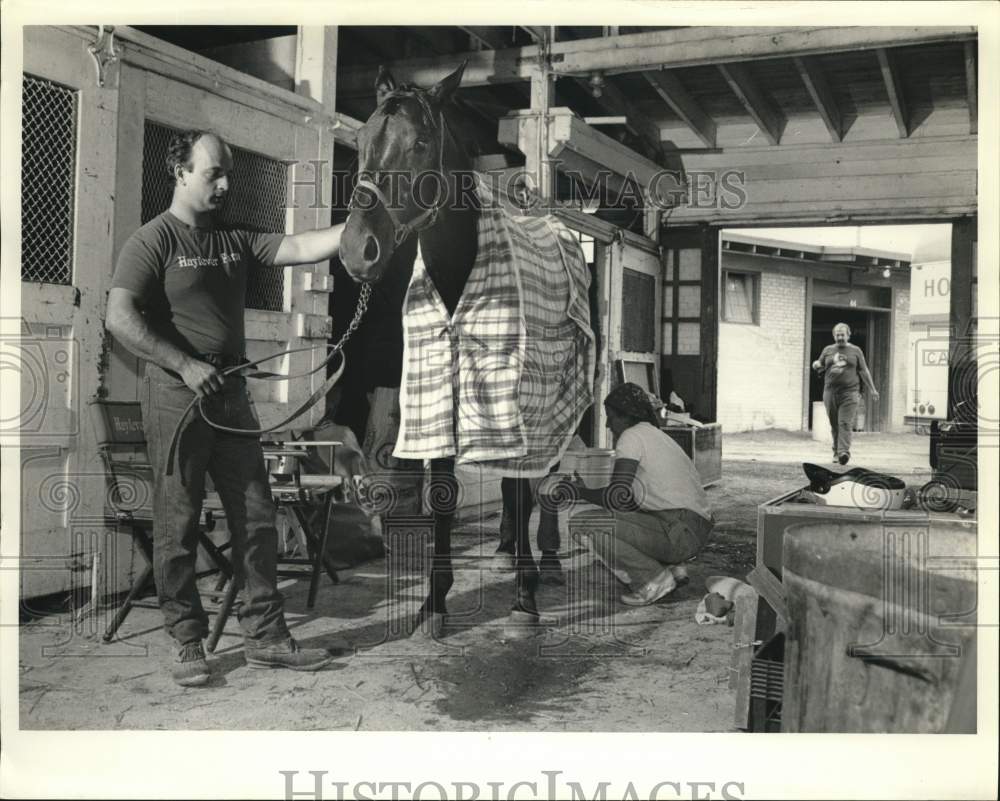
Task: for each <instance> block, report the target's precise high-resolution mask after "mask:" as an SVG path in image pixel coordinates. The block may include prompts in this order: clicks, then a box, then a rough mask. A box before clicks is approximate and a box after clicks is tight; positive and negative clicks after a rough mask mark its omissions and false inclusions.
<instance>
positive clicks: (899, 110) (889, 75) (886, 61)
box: [875, 47, 910, 139]
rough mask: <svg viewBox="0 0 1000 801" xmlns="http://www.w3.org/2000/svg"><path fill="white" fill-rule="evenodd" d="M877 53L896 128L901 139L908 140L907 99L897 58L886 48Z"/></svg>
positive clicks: (881, 48)
mask: <svg viewBox="0 0 1000 801" xmlns="http://www.w3.org/2000/svg"><path fill="white" fill-rule="evenodd" d="M875 53H876V55H877V56H878V65H879V69H880V70H881V71H882V80H883V81H884V82H885V91H886V92H887V93H888V95H889V106H890V107H891V108H892V118H893V119H894V120H895V121H896V128H898V129H899V138H900V139H906V137H908V136H909V135H910V128H909V120H908V112H907V109H906V98H905V97H903V84H902V83H901V82H900V80H899V69H898V68H897V66H896V58H895V56H894V55H893V54H892V53H890V52H889V51H888V50H886V49H885V48H884V47H880V48H879V49H878V50H876V51H875Z"/></svg>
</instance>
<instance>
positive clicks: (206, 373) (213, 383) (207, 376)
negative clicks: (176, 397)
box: [181, 359, 225, 398]
mask: <svg viewBox="0 0 1000 801" xmlns="http://www.w3.org/2000/svg"><path fill="white" fill-rule="evenodd" d="M181 378H182V379H183V380H184V383H185V384H187V385H188V388H189V389H190V390H191V391H192V392H194V393H195V394H196V395H197V396H198V397H199V398H207V397H208V396H209V395H211V394H212V393H214V392H218V391H219V390H220V389H222V385H223V383H224V382H225V379H224V378H223V377H222V373H220V372H219V371H218V370H216V369H215V368H214V367H213V366H212V365H210V364H208V363H207V362H201V361H198V360H197V359H189V360H188V361H187V362H185V364H184V367H182V368H181Z"/></svg>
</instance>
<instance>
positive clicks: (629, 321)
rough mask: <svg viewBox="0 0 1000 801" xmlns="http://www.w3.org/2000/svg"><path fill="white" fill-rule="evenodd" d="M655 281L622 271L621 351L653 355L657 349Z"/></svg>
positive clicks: (641, 275) (627, 270)
mask: <svg viewBox="0 0 1000 801" xmlns="http://www.w3.org/2000/svg"><path fill="white" fill-rule="evenodd" d="M655 326H656V279H655V278H654V277H653V276H651V275H646V274H645V273H640V272H636V271H635V270H629V269H627V268H626V269H624V270H622V348H623V349H624V350H628V351H633V352H636V353H652V352H653V350H654V349H655V348H656V327H655Z"/></svg>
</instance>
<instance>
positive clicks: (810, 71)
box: [793, 57, 844, 142]
mask: <svg viewBox="0 0 1000 801" xmlns="http://www.w3.org/2000/svg"><path fill="white" fill-rule="evenodd" d="M793 60H794V62H795V68H796V69H797V70H798V71H799V75H800V76H801V77H802V82H803V83H804V84H805V85H806V89H807V90H808V91H809V96H810V97H811V98H812V101H813V103H815V104H816V109H817V110H818V111H819V115H820V117H822V118H823V124H824V125H825V126H826V130H827V131H829V132H830V139H831V140H832V141H834V142H840V141H841V140H842V139H843V138H844V120H843V117H842V116H841V114H840V109H839V108H838V107H837V103H836V101H835V100H834V98H833V92H831V91H830V84H829V83H827V80H826V75H825V74H824V73H823V69H822V68H821V67H820V65H819V62H818V61H817V60H816V59H815V58H805V57H802V58H798V57H796V58H795V59H793Z"/></svg>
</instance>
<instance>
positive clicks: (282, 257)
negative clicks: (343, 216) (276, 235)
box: [274, 223, 344, 267]
mask: <svg viewBox="0 0 1000 801" xmlns="http://www.w3.org/2000/svg"><path fill="white" fill-rule="evenodd" d="M343 233H344V223H338V224H337V225H333V226H330V227H329V228H320V229H318V230H316V231H303V232H302V233H301V234H289V235H288V236H286V237H285V238H284V239H283V240H282V241H281V244H280V245H279V246H278V252H277V254H275V257H274V264H275V266H277V267H284V266H285V265H288V264H315V263H316V262H318V261H326V260H327V259H332V258H333V257H334V256H336V255H337V254H338V253H339V252H340V237H341V235H342V234H343Z"/></svg>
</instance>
